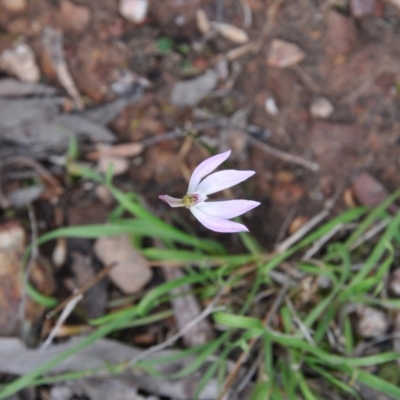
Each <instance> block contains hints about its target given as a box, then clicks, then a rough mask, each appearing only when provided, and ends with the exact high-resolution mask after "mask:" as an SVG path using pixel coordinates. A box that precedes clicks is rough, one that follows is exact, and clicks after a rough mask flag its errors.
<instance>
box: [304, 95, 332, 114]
mask: <svg viewBox="0 0 400 400" xmlns="http://www.w3.org/2000/svg"><path fill="white" fill-rule="evenodd" d="M333 111H334V108H333V105H332V103H331V102H330V101H329V100H328V99H327V98H325V97H317V98H316V99H314V100H313V102H312V103H311V106H310V113H311V115H312V116H313V117H315V118H328V117H330V116H331V115H332V113H333Z"/></svg>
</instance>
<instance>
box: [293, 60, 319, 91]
mask: <svg viewBox="0 0 400 400" xmlns="http://www.w3.org/2000/svg"><path fill="white" fill-rule="evenodd" d="M292 68H293V70H294V71H295V72H296V73H297V75H298V76H299V77H300V79H301V80H302V81H303V83H304V84H305V85H306V86H307V88H308V89H309V90H311V91H312V92H314V93H316V94H322V93H324V92H325V89H324V88H323V87H322V86H320V85H318V84H317V83H315V82H314V81H313V80H312V78H311V76H310V75H308V74H307V72H306V71H304V69H303V68H302V67H300V65H294V66H293V67H292Z"/></svg>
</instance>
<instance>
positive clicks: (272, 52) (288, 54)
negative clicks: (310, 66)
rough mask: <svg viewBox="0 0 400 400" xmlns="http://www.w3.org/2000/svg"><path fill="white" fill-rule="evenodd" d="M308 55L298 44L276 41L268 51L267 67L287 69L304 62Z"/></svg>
mask: <svg viewBox="0 0 400 400" xmlns="http://www.w3.org/2000/svg"><path fill="white" fill-rule="evenodd" d="M305 57H306V53H305V52H304V51H303V50H302V49H301V48H300V47H299V46H297V44H294V43H290V42H286V41H285V40H281V39H274V40H273V41H272V43H271V47H270V49H269V51H268V56H267V65H269V66H270V67H275V68H286V67H290V66H292V65H296V64H298V63H300V62H302V61H303V60H304V59H305Z"/></svg>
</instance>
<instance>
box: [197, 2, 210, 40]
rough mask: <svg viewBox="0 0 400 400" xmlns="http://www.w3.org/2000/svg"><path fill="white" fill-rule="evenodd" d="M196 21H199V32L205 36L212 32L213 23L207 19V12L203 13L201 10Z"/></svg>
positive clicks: (198, 11)
mask: <svg viewBox="0 0 400 400" xmlns="http://www.w3.org/2000/svg"><path fill="white" fill-rule="evenodd" d="M196 21H197V27H198V28H199V31H200V32H201V33H202V34H203V35H205V34H207V33H208V32H210V29H211V23H210V20H209V19H208V17H207V14H206V13H205V11H203V10H202V9H201V8H199V9H198V10H197V11H196Z"/></svg>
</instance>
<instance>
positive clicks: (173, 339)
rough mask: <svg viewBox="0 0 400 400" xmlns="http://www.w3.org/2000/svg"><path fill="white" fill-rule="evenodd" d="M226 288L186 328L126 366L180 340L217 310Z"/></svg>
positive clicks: (144, 352)
mask: <svg viewBox="0 0 400 400" xmlns="http://www.w3.org/2000/svg"><path fill="white" fill-rule="evenodd" d="M224 289H225V287H224V288H221V289H220V291H219V292H218V294H217V295H216V296H215V297H214V299H213V300H212V302H211V303H210V304H209V305H208V306H207V307H206V308H205V309H204V310H203V311H202V312H201V313H200V314H199V315H198V316H197V317H196V318H194V319H193V320H192V321H191V322H190V323H188V324H187V325H186V326H185V327H184V328H182V329H181V330H180V331H179V332H177V333H175V335H172V336H171V337H170V338H168V339H167V340H166V341H164V342H162V343H160V344H157V345H155V346H152V347H150V348H149V349H147V350H145V351H143V352H141V353H139V354H138V355H137V356H136V357H134V358H132V359H131V360H130V362H129V363H128V365H126V368H129V367H132V366H134V365H135V364H136V363H137V362H139V361H140V360H143V359H145V358H147V357H148V356H150V355H151V354H154V353H156V352H158V351H160V350H163V349H165V348H167V347H169V346H171V345H172V344H173V343H175V342H176V341H177V340H179V339H180V338H181V337H182V336H183V335H184V334H185V333H186V332H188V331H189V330H191V329H192V328H193V327H194V326H196V325H197V324H198V323H200V322H201V321H203V320H204V319H205V318H207V317H208V316H209V315H210V314H212V313H213V312H215V310H216V307H215V306H216V305H217V304H218V302H219V300H220V298H221V296H222V294H223V293H224Z"/></svg>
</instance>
